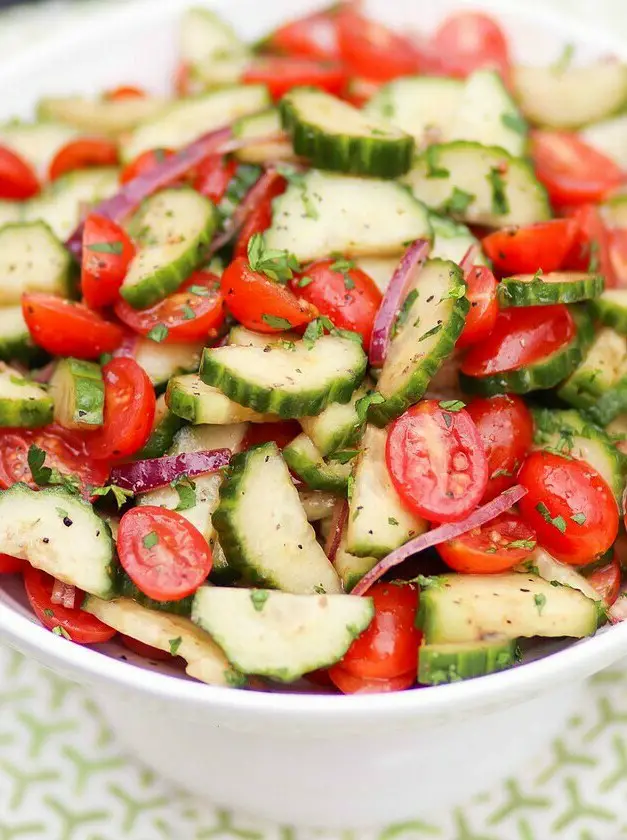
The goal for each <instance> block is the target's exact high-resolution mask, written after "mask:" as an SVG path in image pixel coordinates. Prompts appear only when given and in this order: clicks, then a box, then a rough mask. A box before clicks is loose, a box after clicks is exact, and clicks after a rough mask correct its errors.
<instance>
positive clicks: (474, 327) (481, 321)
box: [457, 265, 499, 347]
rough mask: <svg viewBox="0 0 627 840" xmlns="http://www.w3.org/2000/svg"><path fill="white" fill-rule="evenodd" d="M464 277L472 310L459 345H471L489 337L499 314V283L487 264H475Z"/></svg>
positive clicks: (458, 340) (467, 317)
mask: <svg viewBox="0 0 627 840" xmlns="http://www.w3.org/2000/svg"><path fill="white" fill-rule="evenodd" d="M464 279H465V281H466V287H467V291H466V297H467V298H468V300H469V301H470V310H469V312H468V315H467V316H466V322H465V323H464V329H463V330H462V334H461V335H460V337H459V338H458V339H457V347H469V346H470V345H471V344H477V343H478V342H479V341H482V340H483V339H484V338H487V337H488V336H489V335H490V333H491V332H492V330H493V329H494V325H495V324H496V319H497V316H498V314H499V304H498V300H497V297H496V290H497V283H496V279H495V277H494V274H492V272H491V271H490V269H489V268H488V267H487V266H485V265H474V266H472V268H471V269H470V270H469V271H467V272H466V275H465V277H464Z"/></svg>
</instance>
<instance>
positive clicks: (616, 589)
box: [582, 552, 621, 607]
mask: <svg viewBox="0 0 627 840" xmlns="http://www.w3.org/2000/svg"><path fill="white" fill-rule="evenodd" d="M582 572H583V574H584V575H585V576H586V577H587V578H588V583H590V584H591V585H592V586H593V587H594V588H595V589H596V591H597V592H598V593H599V595H600V596H601V598H603V600H604V601H605V604H606V606H608V607H611V606H612V604H613V603H614V602H615V601H616V600H617V598H618V596H619V594H620V584H621V568H620V562H619V560H618V557H617V556H616V552H612V557H611V559H610V560H609V561H608V562H607V563H604V564H603V565H601V566H599V567H598V568H595V569H594V571H592V572H590V574H586V572H585V570H582Z"/></svg>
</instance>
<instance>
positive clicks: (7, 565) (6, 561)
mask: <svg viewBox="0 0 627 840" xmlns="http://www.w3.org/2000/svg"><path fill="white" fill-rule="evenodd" d="M24 565H25V561H24V560H20V559H19V557H11V555H10V554H0V575H14V574H17V573H18V572H21V571H22V570H23V568H24Z"/></svg>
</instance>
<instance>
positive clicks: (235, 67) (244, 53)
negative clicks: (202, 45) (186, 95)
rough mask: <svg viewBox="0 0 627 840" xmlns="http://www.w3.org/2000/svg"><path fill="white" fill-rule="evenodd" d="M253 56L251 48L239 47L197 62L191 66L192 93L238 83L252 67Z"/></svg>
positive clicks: (195, 93)
mask: <svg viewBox="0 0 627 840" xmlns="http://www.w3.org/2000/svg"><path fill="white" fill-rule="evenodd" d="M252 58H253V55H252V53H251V52H250V50H248V49H246V48H243V49H242V48H237V49H234V50H232V51H230V52H225V53H221V54H219V55H215V56H214V55H210V56H208V57H207V58H204V59H203V60H202V61H199V62H197V63H196V64H194V65H192V66H191V67H190V74H189V79H190V94H192V95H197V94H199V93H204V92H205V91H211V90H218V89H219V88H224V87H227V86H230V87H233V86H234V85H237V84H238V83H239V81H240V79H241V78H242V76H243V75H244V73H245V72H246V70H247V69H248V68H249V67H250V63H251V60H252Z"/></svg>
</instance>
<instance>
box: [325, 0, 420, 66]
mask: <svg viewBox="0 0 627 840" xmlns="http://www.w3.org/2000/svg"><path fill="white" fill-rule="evenodd" d="M336 26H337V36H338V41H339V48H340V54H341V56H342V59H343V61H344V64H345V65H346V67H347V68H348V70H349V73H350V75H351V76H361V77H362V78H364V79H373V80H375V81H380V82H388V81H391V80H392V79H396V78H398V77H399V76H408V75H412V74H414V73H417V72H418V71H419V70H420V66H419V65H420V60H419V54H418V51H417V50H416V48H415V46H414V44H413V43H412V42H411V41H410V40H409V39H408V38H406V37H404V36H403V35H400V34H399V33H397V32H394V31H393V30H392V29H389V28H388V27H387V26H384V25H383V24H382V23H379V22H378V21H373V20H370V19H369V18H367V17H365V16H364V15H362V14H360V13H359V11H358V10H357V9H356V8H355V7H354V6H351V5H350V4H346V5H345V6H344V8H342V9H340V11H339V12H338V13H337V14H336Z"/></svg>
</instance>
